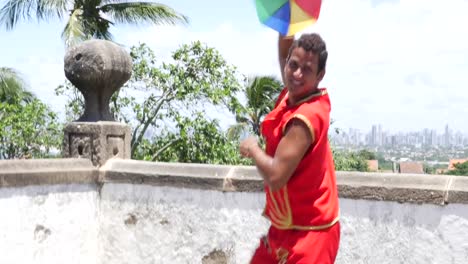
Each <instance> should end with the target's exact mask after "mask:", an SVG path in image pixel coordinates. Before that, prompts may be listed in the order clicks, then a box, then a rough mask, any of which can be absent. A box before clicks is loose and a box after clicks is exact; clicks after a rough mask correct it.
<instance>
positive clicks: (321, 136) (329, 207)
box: [262, 89, 339, 230]
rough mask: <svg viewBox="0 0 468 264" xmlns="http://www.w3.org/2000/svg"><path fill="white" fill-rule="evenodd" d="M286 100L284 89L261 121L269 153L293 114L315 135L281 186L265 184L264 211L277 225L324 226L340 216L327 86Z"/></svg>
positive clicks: (326, 226) (318, 228)
mask: <svg viewBox="0 0 468 264" xmlns="http://www.w3.org/2000/svg"><path fill="white" fill-rule="evenodd" d="M287 102H288V94H287V89H284V90H283V92H282V93H281V95H280V97H279V99H278V101H277V103H276V106H275V109H273V111H271V112H270V113H269V114H268V115H267V116H266V117H265V119H264V121H263V123H262V134H263V136H264V138H265V140H266V153H267V154H268V155H269V156H271V157H273V156H274V154H275V151H276V148H277V147H278V144H279V142H280V140H281V138H282V137H283V133H284V130H285V128H286V125H287V124H288V122H289V121H290V120H292V119H293V118H298V119H300V120H302V121H303V122H304V123H305V124H306V125H307V126H308V127H309V129H310V130H311V133H313V134H314V136H315V139H314V142H313V144H312V145H311V147H310V148H309V150H307V152H306V154H305V155H304V157H303V159H302V160H301V162H300V163H299V165H298V167H297V168H296V170H295V171H294V173H293V175H292V176H291V178H290V179H289V181H288V183H287V184H286V185H285V186H284V187H283V188H282V189H280V190H278V191H276V192H272V191H271V190H270V189H269V187H268V186H267V185H265V192H266V207H265V211H264V215H265V216H266V217H267V218H269V219H270V221H271V224H272V225H273V226H274V227H276V228H278V229H300V230H320V229H325V228H328V227H330V226H332V225H333V224H335V223H336V222H337V221H338V219H339V204H338V191H337V186H336V176H335V166H334V162H333V156H332V152H331V149H330V145H329V142H328V127H329V124H330V109H331V107H330V99H329V97H328V94H327V91H326V89H320V91H319V92H318V93H317V94H314V95H311V96H309V97H308V98H305V99H304V100H302V101H301V102H298V103H297V104H295V105H288V103H287Z"/></svg>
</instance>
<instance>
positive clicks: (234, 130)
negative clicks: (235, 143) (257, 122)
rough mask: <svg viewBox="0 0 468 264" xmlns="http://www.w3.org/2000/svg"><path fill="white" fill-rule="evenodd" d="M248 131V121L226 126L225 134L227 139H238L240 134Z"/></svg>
mask: <svg viewBox="0 0 468 264" xmlns="http://www.w3.org/2000/svg"><path fill="white" fill-rule="evenodd" d="M248 131H249V125H248V123H244V122H242V123H236V124H234V125H232V126H230V127H229V128H228V130H227V134H226V136H227V138H228V139H229V140H238V139H240V138H241V137H242V135H244V134H246V133H248Z"/></svg>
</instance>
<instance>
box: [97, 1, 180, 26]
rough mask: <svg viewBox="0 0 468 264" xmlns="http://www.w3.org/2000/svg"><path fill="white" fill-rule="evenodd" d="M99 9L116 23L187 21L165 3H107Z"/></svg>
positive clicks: (173, 22) (173, 23)
mask: <svg viewBox="0 0 468 264" xmlns="http://www.w3.org/2000/svg"><path fill="white" fill-rule="evenodd" d="M99 9H100V11H102V12H103V13H105V14H106V15H108V16H109V17H110V18H111V20H113V21H114V22H116V23H127V24H140V23H141V22H149V23H152V24H156V25H163V24H166V25H175V24H186V23H188V18H187V17H186V16H184V15H182V14H179V13H177V12H176V11H175V10H174V9H172V8H170V7H168V6H166V5H163V4H158V3H148V2H129V3H122V2H118V3H108V4H105V5H103V6H101V7H100V8H99Z"/></svg>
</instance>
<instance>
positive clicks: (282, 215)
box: [263, 186, 340, 231]
mask: <svg viewBox="0 0 468 264" xmlns="http://www.w3.org/2000/svg"><path fill="white" fill-rule="evenodd" d="M280 192H283V197H282V198H283V199H282V200H283V201H280V204H282V205H284V206H285V207H286V208H285V212H283V211H282V210H280V209H279V208H280V207H279V206H278V202H277V201H276V198H277V197H275V193H279V194H281V193H280ZM269 194H270V199H271V201H272V203H273V207H274V208H271V207H270V208H269V214H270V215H267V214H266V213H265V211H264V212H263V216H264V217H266V218H268V219H269V220H270V222H271V224H272V225H273V226H274V227H276V228H278V229H281V230H286V229H295V230H309V231H310V230H322V229H327V228H329V227H331V226H333V225H334V224H336V223H337V222H338V221H339V219H340V213H338V216H337V217H336V218H335V219H333V221H331V222H330V223H328V224H324V225H318V226H300V225H293V218H292V210H291V205H290V203H289V195H288V189H287V186H284V187H283V188H281V189H280V190H278V191H277V192H274V193H273V192H272V191H271V190H269ZM278 198H279V200H281V198H280V197H278ZM265 209H266V208H265ZM281 209H284V208H281Z"/></svg>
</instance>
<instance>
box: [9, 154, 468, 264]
mask: <svg viewBox="0 0 468 264" xmlns="http://www.w3.org/2000/svg"><path fill="white" fill-rule="evenodd" d="M338 183H339V190H340V202H341V215H342V217H341V224H342V233H341V234H342V239H341V246H340V251H339V255H338V259H337V263H441V264H446V263H463V264H464V263H468V262H467V260H468V236H467V235H466V234H468V177H451V176H429V175H392V174H378V175H377V174H369V173H344V172H341V173H338ZM261 189H262V181H261V179H260V178H259V177H258V175H257V174H256V171H255V170H254V169H253V168H249V167H229V166H209V165H200V164H167V163H150V162H140V161H123V160H111V161H108V163H106V165H105V166H104V167H101V168H99V169H97V168H95V167H94V166H93V165H92V163H91V162H90V161H86V160H83V159H64V160H34V161H0V211H1V212H2V219H1V220H0V230H1V233H0V263H47V264H49V263H96V264H101V263H102V264H108V263H136V264H138V263H203V264H207V263H247V262H248V260H249V259H250V256H251V254H252V253H253V251H254V250H255V248H256V247H257V245H258V241H259V237H260V236H261V235H262V234H264V233H265V232H266V230H267V228H268V223H267V222H266V221H265V219H263V218H262V217H261V212H262V209H263V206H264V196H263V193H262V192H261ZM216 261H218V262H216Z"/></svg>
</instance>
